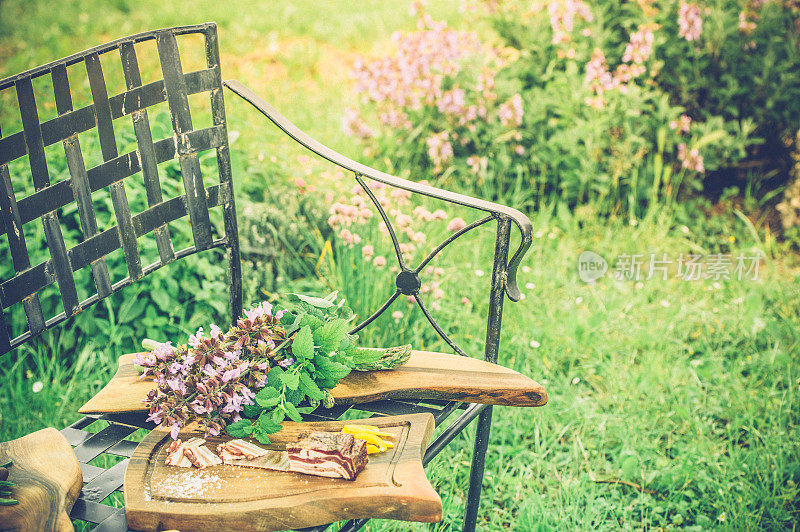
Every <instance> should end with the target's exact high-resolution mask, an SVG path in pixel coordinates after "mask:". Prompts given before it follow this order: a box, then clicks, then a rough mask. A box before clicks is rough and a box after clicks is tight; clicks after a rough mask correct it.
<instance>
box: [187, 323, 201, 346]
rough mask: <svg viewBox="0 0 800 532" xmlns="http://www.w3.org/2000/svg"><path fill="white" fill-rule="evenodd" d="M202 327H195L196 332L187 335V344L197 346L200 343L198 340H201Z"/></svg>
mask: <svg viewBox="0 0 800 532" xmlns="http://www.w3.org/2000/svg"><path fill="white" fill-rule="evenodd" d="M203 338H204V336H203V328H202V327H200V328H199V329H197V332H196V333H194V334H192V335H190V336H189V345H190V346H192V347H197V346H198V345H200V341H201V340H203Z"/></svg>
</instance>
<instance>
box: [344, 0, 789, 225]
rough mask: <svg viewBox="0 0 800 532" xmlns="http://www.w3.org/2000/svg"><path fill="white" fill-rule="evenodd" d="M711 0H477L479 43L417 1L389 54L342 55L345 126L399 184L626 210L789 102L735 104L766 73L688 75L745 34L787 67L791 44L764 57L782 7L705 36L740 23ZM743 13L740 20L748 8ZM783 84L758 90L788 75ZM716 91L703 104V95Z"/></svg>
mask: <svg viewBox="0 0 800 532" xmlns="http://www.w3.org/2000/svg"><path fill="white" fill-rule="evenodd" d="M722 4H723V5H721V6H716V5H715V7H714V9H711V8H706V7H705V6H699V5H695V4H686V3H681V4H678V3H674V2H673V3H665V4H658V5H656V3H654V2H646V1H642V2H638V3H623V4H619V3H615V2H598V3H592V4H589V3H584V2H581V1H574V0H569V1H553V2H534V3H531V2H521V1H516V0H509V1H503V2H487V3H484V4H482V5H481V6H479V8H478V9H476V10H475V11H476V14H477V22H481V21H483V22H488V23H489V24H490V26H491V27H492V28H493V30H494V31H493V33H492V35H491V36H490V37H487V38H483V39H481V38H479V36H478V34H477V33H475V32H465V31H456V30H453V29H450V28H448V27H447V26H446V25H445V24H443V23H439V22H435V21H433V20H431V18H430V17H429V16H428V15H426V14H425V13H424V12H423V11H420V15H419V23H418V26H419V27H418V31H416V32H410V33H397V34H396V35H395V36H394V41H395V43H396V48H395V49H394V51H393V52H392V53H390V55H388V56H385V57H378V58H372V59H365V60H360V61H358V62H357V63H356V64H355V65H354V69H353V75H354V78H355V88H356V90H357V91H358V92H359V93H360V94H361V102H360V108H359V109H350V110H348V113H347V116H346V117H345V126H346V129H347V130H348V131H349V132H350V133H351V134H353V135H356V136H358V137H360V138H361V139H363V141H364V144H365V147H366V151H367V153H369V154H372V155H375V156H376V157H378V158H379V159H381V160H384V159H386V160H392V161H393V163H394V165H395V167H397V168H399V169H400V171H401V172H403V171H404V172H406V173H407V174H408V175H410V176H411V177H412V178H418V177H419V175H424V176H425V177H426V178H431V179H435V181H436V182H437V183H440V184H442V185H445V186H447V185H450V186H455V187H457V188H458V189H460V190H463V191H465V192H468V193H475V194H478V195H480V196H483V197H486V198H491V199H499V200H503V201H506V202H511V203H514V204H520V203H523V204H528V205H536V204H539V203H541V202H542V201H550V200H552V199H559V200H561V201H564V202H566V203H567V204H568V205H570V206H576V205H579V204H586V203H589V204H592V206H593V208H594V210H595V211H596V212H597V213H598V214H608V213H616V212H622V213H624V214H627V215H629V216H630V217H632V218H636V217H639V216H642V215H643V214H644V212H645V211H646V209H647V207H648V205H653V204H655V203H672V202H673V201H674V200H675V199H676V198H678V197H683V196H684V195H689V194H693V193H695V192H696V191H697V190H699V189H700V188H702V183H703V176H704V175H705V174H706V173H707V172H711V171H714V170H717V169H720V168H725V167H728V166H731V165H733V164H735V163H736V162H737V161H739V160H741V159H742V158H744V157H745V156H746V155H747V151H746V149H747V148H748V147H751V146H754V145H756V144H758V143H759V142H760V140H759V137H758V134H759V133H760V132H761V131H763V130H764V128H767V127H768V126H769V124H768V123H769V121H770V120H774V121H776V122H780V121H784V120H785V121H790V120H793V119H794V117H793V116H792V113H793V111H792V106H788V107H786V108H783V109H782V110H781V112H780V113H778V111H777V109H776V111H775V112H774V113H772V114H769V113H766V114H764V113H757V112H755V111H753V112H750V111H747V109H748V105H749V104H748V105H745V104H744V103H742V102H743V101H744V100H743V99H742V98H744V96H743V93H744V92H747V93H748V94H747V97H753V94H754V88H753V87H754V84H756V83H762V85H764V84H766V83H768V81H766V80H760V81H759V80H758V79H753V80H751V81H750V85H741V84H740V85H737V84H738V83H739V81H737V79H739V78H740V77H742V76H746V75H747V74H746V73H741V72H738V71H737V73H736V74H735V75H734V74H731V75H720V76H717V79H712V78H711V77H709V76H705V73H704V72H703V71H702V70H701V69H698V67H702V65H704V64H710V63H709V62H711V61H712V60H714V61H717V63H715V64H716V65H717V66H716V68H717V69H723V70H725V69H727V70H725V72H728V71H734V70H737V69H738V68H739V65H738V64H737V63H735V62H733V63H725V62H719V61H720V60H719V54H718V53H717V52H715V50H716V49H717V48H719V47H720V46H723V47H727V48H731V51H730V52H726V53H727V54H728V55H726V56H725V57H730V58H731V59H728V60H727V61H734V59H733V58H734V57H735V55H734V54H733V51H732V47H734V46H739V47H740V48H743V47H744V50H745V52H746V50H747V47H751V46H753V45H752V44H750V41H751V40H753V39H755V43H756V44H755V47H756V48H758V47H759V46H761V45H760V44H759V43H760V42H761V41H760V40H759V39H764V40H765V42H764V44H763V47H764V48H765V49H766V50H770V51H771V50H773V49H775V52H774V54H773V55H775V56H776V59H775V61H777V62H779V63H780V68H781V69H787V68H789V66H790V65H793V63H792V61H794V53H795V52H788V51H784V52H781V53H778V51H777V49H778V48H780V46H781V45H779V44H775V43H771V42H767V41H768V39H767V37H766V32H768V31H769V28H773V29H776V28H777V26H778V25H780V24H783V25H784V26H785V25H786V24H788V21H790V20H793V19H792V17H793V16H794V15H793V13H794V11H793V9H791V8H789V7H785V6H783V7H780V9H779V8H778V7H764V6H760V7H758V12H759V13H761V12H762V11H763V13H764V15H763V24H764V27H763V28H762V29H753V28H750V26H744V25H743V26H742V27H743V28H747V31H745V29H742V30H741V31H740V30H738V29H735V31H734V32H731V31H727V33H724V34H723V33H719V35H717V30H715V29H713V28H712V27H713V26H717V25H719V24H721V22H720V21H722V20H727V19H728V18H730V14H731V13H734V11H735V12H736V21H737V22H736V24H737V25H736V26H735V28H736V27H738V24H739V23H738V16H739V13H740V12H742V9H745V8H741V7H737V6H738V4H736V5H734V3H731V2H728V3H722ZM416 7H417V8H418V6H416ZM747 9H750V11H747V14H746V15H744V16H745V18H747V17H751V16H752V13H755V11H753V9H756V8H755V7H752V8H747ZM745 10H746V9H745ZM723 15H724V16H723ZM712 16H713V17H716V18H709V17H712ZM726 17H727V18H726ZM718 19H719V20H718ZM747 20H749V19H747ZM477 22H476V24H477ZM743 24H744V23H743ZM704 28H705V29H704ZM721 31H722V30H720V32H721ZM792 31H794V30H792ZM723 37H724V38H723ZM734 37H735V38H734ZM736 39H738V41H737V40H736ZM734 41H735V42H734ZM727 48H726V49H727ZM690 51H691V53H690ZM745 52H742V53H745ZM770 53H772V52H770ZM704 62H705V63H704ZM751 63H752V61H751ZM751 63H749V64H751ZM776 68H778V67H776ZM692 69H694V70H692ZM692 72H693V73H694V74H695V76H694V77H690V75H689V74H690V73H692ZM776 83H777V82H776ZM781 83H783V85H774V86H772V88H773V89H776V90H777V89H779V88H781V87H784V86H785V87H792V86H793V83H794V80H784V81H782V82H781ZM719 85H723V86H721V87H718V88H719V90H718V91H717V92H715V96H714V97H713V98H712V99H710V97H709V96H708V95H705V96H702V97H701V95H702V94H704V93H707V92H709V91H711V88H712V87H714V86H719ZM735 87H739V88H738V89H737V90H734V88H735ZM748 87H749V88H748ZM679 88H680V89H681V90H678V89H679ZM761 90H764V89H763V87H761ZM737 91H738V92H737ZM737 98H738V99H737ZM776 98H783V96H780V97H778V96H776ZM712 100H713V102H716V103H713V104H709V103H708V102H710V101H712ZM775 101H776V104H775V105H776V106H780V104H778V103H777V101H778V100H775ZM792 105H794V104H792ZM731 108H738V109H740V112H738V113H732V112H731ZM753 108H754V109H755V108H757V106H754V107H753ZM701 109H702V111H701ZM776 113H777V114H776ZM781 113H782V114H781ZM778 115H780V116H778ZM411 169H414V170H411Z"/></svg>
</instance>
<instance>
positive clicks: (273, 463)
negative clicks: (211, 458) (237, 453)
mask: <svg viewBox="0 0 800 532" xmlns="http://www.w3.org/2000/svg"><path fill="white" fill-rule="evenodd" d="M223 460H225V464H226V465H235V466H241V467H253V468H256V469H271V470H273V471H289V454H288V453H287V452H286V451H269V450H268V451H265V454H263V455H261V456H258V457H256V458H253V459H252V460H248V459H246V458H236V459H230V460H229V459H226V458H223Z"/></svg>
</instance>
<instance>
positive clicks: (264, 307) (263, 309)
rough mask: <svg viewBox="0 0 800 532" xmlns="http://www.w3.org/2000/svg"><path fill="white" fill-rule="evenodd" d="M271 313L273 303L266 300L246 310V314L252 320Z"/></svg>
mask: <svg viewBox="0 0 800 532" xmlns="http://www.w3.org/2000/svg"><path fill="white" fill-rule="evenodd" d="M271 314H272V305H271V304H270V303H267V302H266V301H262V302H261V303H259V304H258V305H257V306H255V307H253V308H252V309H250V310H245V311H244V315H245V316H246V317H247V318H248V319H249V320H251V321H252V320H255V319H256V318H258V317H261V316H270V315H271Z"/></svg>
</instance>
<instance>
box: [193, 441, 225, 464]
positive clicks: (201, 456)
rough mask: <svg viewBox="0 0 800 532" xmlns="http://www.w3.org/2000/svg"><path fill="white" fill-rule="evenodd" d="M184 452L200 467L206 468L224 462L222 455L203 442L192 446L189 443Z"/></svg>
mask: <svg viewBox="0 0 800 532" xmlns="http://www.w3.org/2000/svg"><path fill="white" fill-rule="evenodd" d="M183 453H184V454H185V455H186V457H187V458H188V459H189V460H190V461H191V462H192V465H193V466H195V467H196V468H198V469H205V468H207V467H212V466H215V465H220V464H221V463H222V460H221V459H220V457H219V456H217V455H216V454H214V453H213V452H212V451H211V450H210V449H209V448H208V447H206V446H205V445H203V444H202V443H200V444H195V445H191V446H190V445H188V444H187V445H186V448H185V449H184V450H183Z"/></svg>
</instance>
